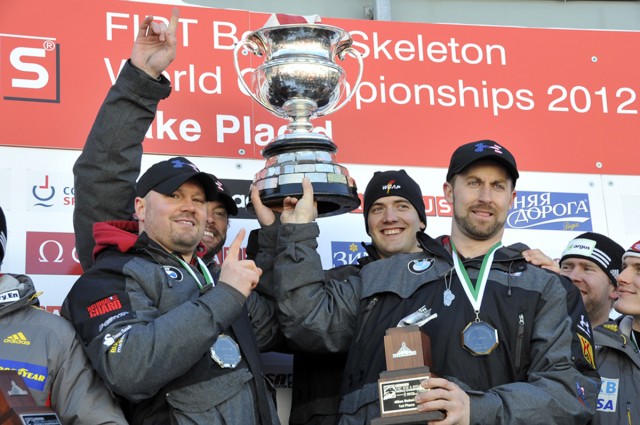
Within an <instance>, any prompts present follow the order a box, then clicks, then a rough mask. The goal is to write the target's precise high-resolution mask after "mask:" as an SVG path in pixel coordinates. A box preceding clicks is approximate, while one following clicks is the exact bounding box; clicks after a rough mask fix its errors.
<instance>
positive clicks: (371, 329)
mask: <svg viewBox="0 0 640 425" xmlns="http://www.w3.org/2000/svg"><path fill="white" fill-rule="evenodd" d="M318 235H319V231H318V226H317V225H316V224H315V223H310V224H285V225H281V226H280V229H279V231H278V241H277V244H276V246H277V247H278V253H277V256H276V259H275V265H274V269H273V270H274V277H273V278H274V284H275V289H274V291H275V294H276V298H277V299H278V308H279V310H280V316H279V317H280V321H281V326H282V329H283V332H284V333H285V335H286V336H287V338H288V341H289V343H290V344H292V345H294V346H295V347H296V348H297V349H302V350H309V351H318V352H321V351H325V352H345V351H348V353H349V354H348V359H347V366H346V368H345V372H344V375H343V386H342V403H341V407H340V412H341V414H342V415H341V417H340V421H339V424H341V425H355V424H358V425H364V424H365V423H368V422H369V421H370V420H371V419H373V418H375V417H376V416H379V412H380V408H379V401H378V386H377V379H378V377H379V373H380V372H382V371H383V370H384V369H385V366H384V363H385V358H384V349H383V337H384V332H385V330H386V329H388V328H390V327H395V326H397V323H398V322H399V321H400V320H401V319H402V318H404V317H406V316H408V315H409V314H411V313H413V312H416V311H417V310H418V309H420V308H421V307H423V306H425V307H426V308H428V309H431V312H432V313H435V314H437V315H438V316H437V318H436V319H435V320H431V321H430V322H428V323H426V324H425V325H424V326H423V330H424V331H425V332H426V333H427V334H428V335H429V336H430V337H431V349H432V356H433V372H434V373H436V374H437V375H439V376H444V377H447V378H448V379H450V380H453V381H454V382H456V383H457V384H458V385H460V386H461V387H462V388H463V389H464V390H465V391H467V393H468V394H469V396H470V399H471V423H472V424H488V423H492V424H505V425H506V424H510V425H513V424H522V425H524V424H527V425H529V424H544V425H547V424H562V425H568V424H584V423H587V422H588V421H589V420H590V419H591V417H592V416H593V414H594V412H595V401H596V395H597V390H598V387H599V379H598V375H597V373H596V371H595V366H594V365H593V362H594V360H593V348H592V346H591V344H592V336H591V335H592V334H591V329H590V325H589V323H588V321H587V320H586V311H585V309H584V305H583V304H582V300H581V298H580V294H579V292H578V291H577V289H576V288H575V286H573V285H572V284H571V282H569V281H566V280H565V281H563V280H562V279H561V278H560V277H559V276H558V275H556V274H554V273H551V272H548V271H546V270H543V269H540V268H538V267H534V266H529V265H527V264H526V262H525V261H524V259H523V258H522V255H521V254H520V252H519V251H517V250H514V249H510V248H506V247H505V248H501V249H500V250H498V251H496V258H495V260H494V263H493V266H492V269H491V274H490V277H489V282H488V285H487V289H486V291H485V294H484V299H483V303H482V308H481V314H480V317H481V318H482V319H483V320H485V321H487V322H489V323H491V324H492V325H493V326H494V327H495V328H497V330H498V334H499V339H500V343H499V345H498V347H497V348H496V350H495V351H494V352H493V353H491V354H490V355H488V356H486V357H474V356H472V355H471V354H469V353H467V352H466V351H465V350H464V349H463V348H462V346H461V342H460V332H461V331H462V329H463V328H464V327H465V325H466V324H468V323H469V322H471V321H473V320H474V319H475V315H474V313H473V308H472V307H471V305H470V304H469V301H468V300H467V299H466V295H465V293H464V291H463V289H462V285H461V283H460V282H459V280H458V279H457V277H456V276H455V272H454V270H453V263H452V260H451V256H450V254H449V253H448V252H447V251H446V250H445V249H444V247H443V241H435V240H433V239H431V238H430V237H428V236H427V235H425V234H423V233H418V242H419V243H420V246H422V248H423V251H422V252H419V253H411V254H398V255H395V256H393V257H390V258H384V259H379V260H377V261H374V262H372V263H369V264H367V265H365V266H364V267H362V269H361V271H360V272H359V273H357V274H354V275H352V276H349V277H347V278H346V279H345V280H341V281H340V280H326V278H325V274H324V272H323V270H322V263H321V259H320V257H319V255H318V253H317V251H316V248H317V242H316V238H317V237H318ZM466 261H469V263H468V264H467V271H468V272H469V274H470V277H471V278H472V279H475V278H476V276H477V270H478V266H479V264H478V262H477V261H476V259H469V260H466ZM447 287H450V290H451V291H452V292H453V294H454V295H455V300H454V301H453V303H452V304H451V306H448V305H447V304H446V303H443V294H444V293H445V290H446V288H447Z"/></svg>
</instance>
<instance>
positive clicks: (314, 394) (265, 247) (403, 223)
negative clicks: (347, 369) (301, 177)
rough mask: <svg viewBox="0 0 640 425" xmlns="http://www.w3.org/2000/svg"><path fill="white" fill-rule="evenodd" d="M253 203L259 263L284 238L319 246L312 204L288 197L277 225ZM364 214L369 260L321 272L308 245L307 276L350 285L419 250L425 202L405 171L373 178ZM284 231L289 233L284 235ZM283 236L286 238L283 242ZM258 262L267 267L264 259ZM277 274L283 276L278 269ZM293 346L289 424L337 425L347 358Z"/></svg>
mask: <svg viewBox="0 0 640 425" xmlns="http://www.w3.org/2000/svg"><path fill="white" fill-rule="evenodd" d="M303 187H304V188H305V190H306V191H307V193H308V191H310V190H312V188H311V183H310V182H309V181H308V180H305V181H304V182H303ZM308 199H309V196H308V195H305V197H303V199H302V202H307V201H308ZM251 201H252V203H253V204H254V206H255V207H256V214H257V217H258V220H259V221H260V224H261V225H262V228H261V230H260V237H259V240H260V245H261V246H260V249H259V251H258V256H259V258H260V257H262V258H266V257H268V258H271V259H272V260H271V261H273V259H274V256H275V246H276V244H280V243H284V244H285V245H286V244H287V243H290V239H289V238H288V236H285V235H291V236H292V237H293V238H294V239H298V238H301V239H308V240H309V242H310V243H311V244H314V243H315V238H316V237H317V235H318V225H317V223H315V222H314V220H315V217H316V210H315V209H314V208H313V205H311V206H310V207H309V208H304V209H303V208H295V205H296V204H297V203H298V202H299V200H297V199H294V198H287V199H286V200H285V201H284V202H285V204H284V209H283V211H282V213H281V215H280V222H277V220H276V216H275V215H274V213H273V212H272V211H271V210H270V209H269V208H267V207H265V206H264V205H262V202H260V198H259V197H258V194H257V191H256V190H253V191H252V193H251ZM363 212H364V214H363V215H364V220H365V229H366V231H367V233H368V234H369V236H370V237H371V243H370V244H366V245H365V244H364V243H363V245H365V249H366V251H367V254H368V255H367V256H365V257H362V258H360V259H359V260H358V263H357V264H349V265H345V266H341V267H336V268H333V269H330V270H324V271H322V263H321V261H320V257H319V256H318V254H317V252H316V251H315V246H310V247H309V248H310V249H309V250H308V251H307V250H306V249H305V252H304V253H303V254H301V255H302V256H304V257H305V258H306V259H305V262H304V264H305V265H307V266H306V271H308V272H315V271H322V273H323V276H324V278H325V279H327V280H328V281H346V280H347V279H349V277H351V276H358V275H359V273H360V269H361V268H362V267H363V266H364V265H366V264H369V263H371V262H375V261H376V260H379V259H382V258H389V257H393V256H394V255H396V254H403V253H411V252H419V251H420V250H421V249H420V248H419V247H418V241H417V239H416V235H417V234H418V233H420V234H422V233H423V231H424V230H425V228H426V214H425V205H424V199H423V197H422V191H421V189H420V186H419V185H418V183H416V181H415V180H413V179H412V178H411V177H410V176H409V175H408V174H407V173H406V171H405V170H389V171H379V172H376V173H374V175H373V177H372V178H371V180H370V181H369V184H368V185H367V187H366V189H365V191H364V205H363ZM281 229H285V230H284V231H283V232H282V231H281ZM293 229H296V230H295V235H293V234H290V233H289V232H290V231H291V230H293ZM280 236H283V237H282V239H281V238H280ZM307 255H308V257H307ZM256 261H257V262H260V263H264V262H265V260H263V259H261V260H260V261H258V260H256ZM274 273H275V274H277V275H280V273H281V271H280V268H278V270H275V271H274ZM300 277H302V275H300ZM292 281H294V280H292ZM301 341H303V340H301ZM290 347H291V348H292V349H293V350H294V361H293V388H292V390H293V393H292V411H291V416H290V418H289V423H290V424H292V425H294V424H295V425H298V424H306V425H311V424H333V423H336V420H337V419H336V418H337V416H338V410H339V406H340V385H341V379H342V371H343V369H344V363H345V360H346V353H326V352H325V353H312V352H309V351H310V350H309V349H308V347H302V346H299V345H296V343H293V344H291V345H290ZM310 365H311V366H310Z"/></svg>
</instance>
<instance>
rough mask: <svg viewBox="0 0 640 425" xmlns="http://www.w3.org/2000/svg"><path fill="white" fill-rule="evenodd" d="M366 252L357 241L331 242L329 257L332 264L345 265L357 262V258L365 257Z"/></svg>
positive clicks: (335, 265)
mask: <svg viewBox="0 0 640 425" xmlns="http://www.w3.org/2000/svg"><path fill="white" fill-rule="evenodd" d="M366 255H367V252H366V251H365V250H364V247H363V246H362V244H361V243H358V242H331V258H332V259H333V266H332V267H338V266H346V265H347V264H357V263H358V259H359V258H362V257H365V256H366Z"/></svg>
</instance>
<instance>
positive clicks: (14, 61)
mask: <svg viewBox="0 0 640 425" xmlns="http://www.w3.org/2000/svg"><path fill="white" fill-rule="evenodd" d="M45 54H46V51H45V49H37V48H33V47H16V48H15V49H13V51H12V52H11V54H10V55H9V61H10V62H11V65H12V66H13V67H14V68H15V69H16V70H18V71H22V72H26V73H30V74H34V77H33V78H31V79H27V78H12V79H11V86H12V87H15V88H24V89H41V88H43V87H46V85H47V84H48V83H49V73H48V72H47V69H46V68H45V67H44V66H42V65H39V64H37V63H31V62H29V61H28V60H27V61H24V60H23V58H28V57H34V58H44V57H45Z"/></svg>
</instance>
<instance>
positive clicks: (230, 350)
mask: <svg viewBox="0 0 640 425" xmlns="http://www.w3.org/2000/svg"><path fill="white" fill-rule="evenodd" d="M211 358H212V359H213V361H215V362H216V363H218V365H219V366H220V367H221V368H224V369H233V368H234V367H236V366H238V363H240V360H241V359H242V356H241V355H240V347H239V346H238V344H237V343H236V342H235V341H234V340H233V338H231V337H230V336H228V335H225V334H220V335H219V336H218V339H216V342H215V343H214V344H213V345H212V346H211Z"/></svg>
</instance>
